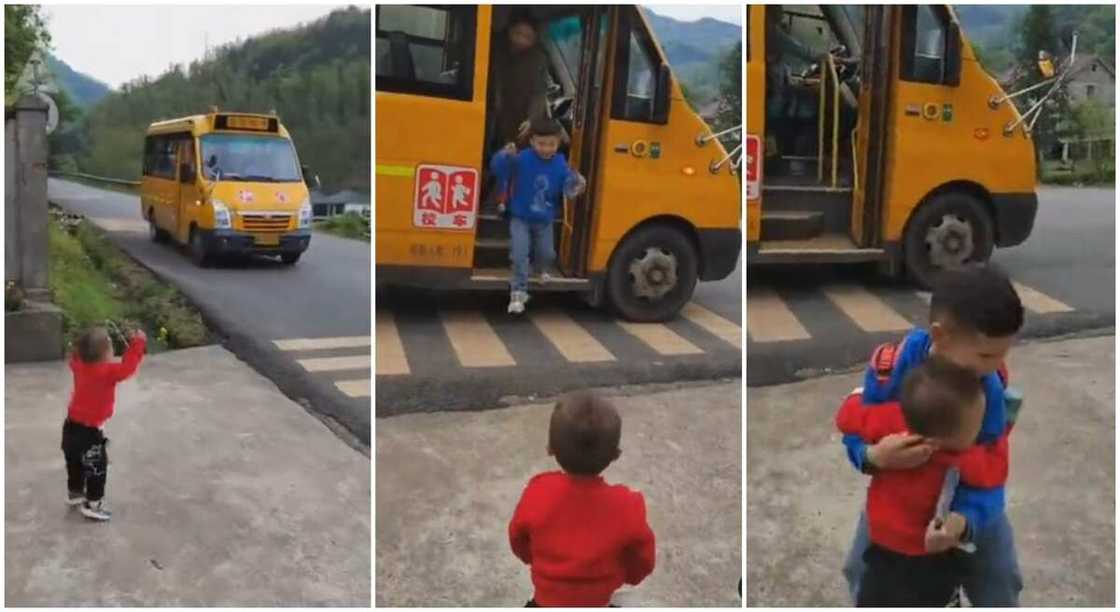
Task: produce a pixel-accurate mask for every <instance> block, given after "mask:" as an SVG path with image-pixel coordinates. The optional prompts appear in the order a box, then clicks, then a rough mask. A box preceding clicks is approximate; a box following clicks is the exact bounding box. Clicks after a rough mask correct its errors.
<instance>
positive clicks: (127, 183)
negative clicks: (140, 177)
mask: <svg viewBox="0 0 1120 612" xmlns="http://www.w3.org/2000/svg"><path fill="white" fill-rule="evenodd" d="M50 175H51V176H62V177H72V178H79V179H84V180H87V181H93V182H95V183H108V184H110V185H120V186H122V187H129V188H132V189H136V188H138V187H140V181H126V180H124V179H118V178H109V177H107V176H95V175H93V174H85V173H82V172H58V171H53V172H50Z"/></svg>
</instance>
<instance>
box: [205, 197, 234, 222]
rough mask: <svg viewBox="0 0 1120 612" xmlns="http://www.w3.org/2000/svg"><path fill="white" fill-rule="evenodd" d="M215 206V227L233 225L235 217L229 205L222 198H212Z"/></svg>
mask: <svg viewBox="0 0 1120 612" xmlns="http://www.w3.org/2000/svg"><path fill="white" fill-rule="evenodd" d="M210 206H212V207H213V208H214V229H230V228H231V227H233V218H232V217H231V216H230V214H229V207H228V206H226V205H225V202H222V201H220V200H210Z"/></svg>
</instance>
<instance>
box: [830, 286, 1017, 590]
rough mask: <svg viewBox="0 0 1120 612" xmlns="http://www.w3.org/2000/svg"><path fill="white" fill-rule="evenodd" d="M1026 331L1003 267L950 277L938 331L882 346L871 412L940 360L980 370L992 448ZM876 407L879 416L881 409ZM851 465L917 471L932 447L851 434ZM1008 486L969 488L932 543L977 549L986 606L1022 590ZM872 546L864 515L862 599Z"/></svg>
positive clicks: (914, 439) (984, 439)
mask: <svg viewBox="0 0 1120 612" xmlns="http://www.w3.org/2000/svg"><path fill="white" fill-rule="evenodd" d="M1022 326H1023V305H1022V302H1021V301H1020V300H1019V295H1018V294H1017V293H1016V292H1015V288H1014V286H1013V285H1012V284H1011V281H1010V280H1009V279H1008V278H1007V276H1006V275H1005V274H1003V272H1001V271H1000V270H999V269H997V268H995V267H994V266H992V265H990V264H987V265H971V266H966V267H964V268H960V269H957V270H951V271H946V272H945V273H943V274H942V275H941V277H940V278H939V279H938V282H937V284H936V286H935V287H934V290H933V295H932V297H931V299H930V326H929V329H928V330H926V329H920V328H919V329H915V330H913V331H912V332H910V333H909V334H908V335H907V336H906V337H905V338H904V339H903V340H902V342H900V343H899V344H897V345H892V344H887V345H883V346H880V347H879V348H878V349H877V350H876V351H875V353H874V355H873V356H872V358H871V364H870V365H869V367H868V368H867V373H866V375H865V379H864V387H863V393H864V395H863V397H864V403H865V404H876V403H883V402H889V401H897V400H898V399H899V392H900V389H901V386H902V380H903V378H904V377H905V376H906V374H907V373H908V372H910V371H911V370H912V369H913V368H914V367H916V366H917V365H919V364H921V363H923V362H924V361H925V360H926V359H927V358H928V357H929V356H930V355H931V354H932V353H936V354H938V355H940V356H942V357H944V358H946V359H947V360H949V361H951V362H953V363H955V364H957V365H960V366H963V367H965V368H968V369H969V370H972V371H973V372H974V373H975V374H976V375H977V376H979V377H980V378H981V382H982V384H983V388H984V395H985V412H984V419H983V423H982V425H981V429H980V434H979V436H978V437H977V444H992V443H994V442H995V441H996V440H998V439H999V437H1000V436H1001V435H1002V434H1003V433H1004V431H1005V428H1006V427H1007V423H1008V416H1007V413H1006V405H1005V396H1004V390H1005V389H1006V386H1007V370H1006V368H1005V367H1004V361H1005V359H1006V357H1007V353H1008V351H1009V350H1010V349H1011V345H1012V343H1013V342H1014V340H1015V336H1016V334H1018V333H1019V330H1020V329H1021V328H1022ZM867 409H869V410H874V406H870V407H868V408H867ZM844 446H845V447H846V450H847V455H848V460H849V461H850V462H851V463H852V465H853V466H855V468H856V469H857V470H860V471H861V472H863V473H865V474H870V473H872V472H874V471H876V470H892V469H910V468H914V467H917V466H919V465H922V464H924V463H925V461H926V460H927V459H929V457H930V455H931V454H932V452H933V448H932V447H931V446H930V445H929V444H928V443H926V441H925V440H923V439H922V438H921V437H920V436H908V435H893V436H887V437H886V438H884V439H883V440H881V441H880V442H878V443H876V444H875V445H873V446H868V445H867V444H865V443H864V442H863V441H862V440H861V439H860V438H859V437H858V436H845V437H844ZM1004 506H1005V497H1004V487H1002V486H1000V487H994V488H988V489H980V488H973V487H969V486H966V485H963V484H962V485H960V486H959V487H958V488H957V491H956V495H955V496H954V498H953V504H952V506H951V510H952V512H951V513H950V515H949V518H948V520H946V521H944V523H943V524H941V525H940V527H939V528H936V529H932V528H931V532H930V533H929V535H928V537H927V547H929V548H930V552H941V551H944V550H949V549H951V548H953V547H956V546H957V545H958V544H961V543H969V542H971V543H973V544H975V546H976V553H975V555H974V559H973V563H972V564H971V567H972V571H971V572H970V575H969V576H967V577H966V578H965V581H964V588H965V592H966V593H967V594H968V598H969V601H970V602H971V603H972V605H974V606H977V607H1013V606H1017V605H1018V603H1019V592H1020V591H1021V590H1022V588H1023V580H1022V576H1021V574H1020V572H1019V564H1018V560H1017V559H1016V552H1015V542H1014V538H1013V535H1012V530H1011V524H1010V523H1009V522H1008V520H1007V515H1006V514H1005V513H1004ZM868 546H869V538H868V528H867V517H866V515H865V514H862V513H861V514H860V518H859V524H858V526H857V527H856V533H855V537H854V538H853V542H852V549H851V551H850V552H849V554H848V558H847V560H846V561H845V563H844V577H845V578H846V579H847V581H848V587H849V591H850V592H851V593H852V597H853V600H854V599H855V593H858V592H859V584H860V580H861V578H862V577H863V574H864V571H865V570H866V566H865V565H864V562H863V555H864V553H865V552H866V550H867V548H868Z"/></svg>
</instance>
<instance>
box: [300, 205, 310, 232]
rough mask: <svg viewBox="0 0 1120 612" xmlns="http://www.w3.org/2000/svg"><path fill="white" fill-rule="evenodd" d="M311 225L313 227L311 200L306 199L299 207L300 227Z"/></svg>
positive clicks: (304, 227) (305, 227)
mask: <svg viewBox="0 0 1120 612" xmlns="http://www.w3.org/2000/svg"><path fill="white" fill-rule="evenodd" d="M309 227H311V201H310V200H304V201H303V205H302V206H300V207H299V229H307V228H309Z"/></svg>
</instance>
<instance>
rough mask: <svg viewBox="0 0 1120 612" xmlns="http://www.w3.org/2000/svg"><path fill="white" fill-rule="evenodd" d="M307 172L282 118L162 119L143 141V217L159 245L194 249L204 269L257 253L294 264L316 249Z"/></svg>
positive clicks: (236, 115)
mask: <svg viewBox="0 0 1120 612" xmlns="http://www.w3.org/2000/svg"><path fill="white" fill-rule="evenodd" d="M200 169H201V170H200ZM304 171H305V169H303V168H301V167H300V164H299V158H298V156H297V155H296V149H295V145H294V144H292V139H291V137H289V136H288V131H287V130H286V129H284V126H283V125H281V124H280V120H279V119H278V118H277V117H276V116H275V115H260V114H248V113H226V112H217V111H215V112H211V113H209V114H206V115H195V116H192V117H183V118H180V119H171V120H169V121H159V122H156V123H153V124H152V125H151V126H149V127H148V131H147V135H146V137H145V139H144V161H143V173H142V174H143V180H142V181H141V186H140V207H141V210H140V213H141V214H142V215H143V216H144V219H146V220H147V221H148V228H149V232H150V235H151V238H152V240H153V241H157V242H162V241H166V240H172V241H174V242H175V243H177V244H183V245H187V246H188V248H189V250H190V253H191V258H192V259H193V260H194V262H195V263H196V264H198V265H199V266H205V265H207V264H208V263H209V262H210V261H211V260H212V259H213V258H215V257H221V256H248V255H253V254H258V255H272V256H279V257H280V259H281V261H283V262H284V263H285V264H289V265H290V264H294V263H295V262H297V261H299V258H300V256H301V255H302V254H303V252H304V251H306V250H307V247H308V246H309V245H310V244H311V201H310V194H309V192H308V189H307V185H306V184H305V183H304V179H303V176H304Z"/></svg>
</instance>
